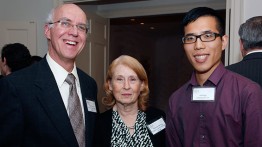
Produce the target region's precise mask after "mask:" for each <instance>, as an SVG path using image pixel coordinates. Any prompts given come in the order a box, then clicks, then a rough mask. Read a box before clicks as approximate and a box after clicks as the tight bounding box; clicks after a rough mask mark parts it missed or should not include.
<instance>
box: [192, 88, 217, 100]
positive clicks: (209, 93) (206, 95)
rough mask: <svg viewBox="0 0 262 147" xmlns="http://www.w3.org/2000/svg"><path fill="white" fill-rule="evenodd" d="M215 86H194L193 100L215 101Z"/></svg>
mask: <svg viewBox="0 0 262 147" xmlns="http://www.w3.org/2000/svg"><path fill="white" fill-rule="evenodd" d="M215 92H216V88H215V87H193V89H192V101H195V102H197V101H199V102H213V101H215Z"/></svg>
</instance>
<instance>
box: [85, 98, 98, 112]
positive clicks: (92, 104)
mask: <svg viewBox="0 0 262 147" xmlns="http://www.w3.org/2000/svg"><path fill="white" fill-rule="evenodd" d="M86 105H87V110H88V111H89V112H95V113H96V104H95V102H94V101H90V100H86Z"/></svg>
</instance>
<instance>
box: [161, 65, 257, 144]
mask: <svg viewBox="0 0 262 147" xmlns="http://www.w3.org/2000/svg"><path fill="white" fill-rule="evenodd" d="M193 86H199V84H198V83H197V81H196V78H195V73H193V74H192V77H191V80H190V81H189V82H187V83H186V84H185V85H183V86H182V87H181V88H180V89H178V90H177V91H175V92H174V93H173V94H172V95H171V97H170V99H169V106H168V107H169V109H168V112H167V123H166V124H167V127H166V133H167V136H166V137H167V143H168V146H170V147H243V146H244V147H261V145H262V90H261V88H260V87H259V85H258V84H256V83H255V82H252V81H251V80H249V79H247V78H244V77H242V76H240V75H238V74H235V73H233V72H231V71H229V70H226V69H225V68H224V66H223V64H220V65H219V66H218V67H217V68H216V70H215V71H214V72H213V73H212V75H211V76H210V77H209V78H208V80H207V81H206V82H205V83H204V86H211V87H215V88H216V91H215V101H214V102H192V101H191V96H192V87H193Z"/></svg>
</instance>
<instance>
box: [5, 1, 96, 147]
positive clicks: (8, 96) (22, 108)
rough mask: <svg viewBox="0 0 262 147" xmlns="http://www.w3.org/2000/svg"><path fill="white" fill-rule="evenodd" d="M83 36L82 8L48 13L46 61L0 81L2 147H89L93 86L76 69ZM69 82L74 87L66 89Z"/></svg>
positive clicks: (69, 6)
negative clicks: (70, 81)
mask: <svg viewBox="0 0 262 147" xmlns="http://www.w3.org/2000/svg"><path fill="white" fill-rule="evenodd" d="M87 31H88V28H87V18H86V15H85V13H84V12H83V10H82V9H80V7H78V6H76V5H74V4H64V5H61V6H59V7H57V8H55V9H54V10H52V11H51V12H50V14H49V17H48V19H47V23H46V25H45V36H46V38H47V40H48V53H47V55H46V56H45V58H44V59H43V60H41V61H40V62H38V63H36V64H33V65H32V66H30V67H28V68H25V69H23V70H21V71H18V72H17V73H14V74H12V75H10V76H8V77H7V78H4V79H1V82H0V146H1V147H4V146H5V147H11V146H25V147H78V146H79V147H90V146H91V144H92V137H93V135H92V134H93V126H94V121H95V117H96V114H97V111H98V109H97V106H98V105H97V100H96V96H97V85H96V82H95V81H94V79H93V78H91V77H90V76H88V75H87V74H86V73H84V72H83V71H81V70H80V69H78V68H77V67H76V65H75V59H76V57H77V55H78V54H79V53H80V52H81V50H82V49H83V48H84V46H85V42H86V37H87V34H86V33H87ZM69 75H70V76H69ZM68 77H73V78H72V82H73V83H75V84H72V85H70V83H69V82H68V81H67V79H68ZM69 90H70V91H69Z"/></svg>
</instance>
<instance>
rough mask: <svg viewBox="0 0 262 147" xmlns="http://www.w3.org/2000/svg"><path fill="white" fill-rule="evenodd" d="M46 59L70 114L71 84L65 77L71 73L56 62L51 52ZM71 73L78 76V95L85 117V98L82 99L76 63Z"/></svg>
mask: <svg viewBox="0 0 262 147" xmlns="http://www.w3.org/2000/svg"><path fill="white" fill-rule="evenodd" d="M46 60H47V63H48V65H49V67H50V68H51V71H52V73H53V75H54V77H55V80H56V83H57V86H58V89H59V91H60V94H61V96H62V99H63V102H64V105H65V108H66V110H67V114H69V111H68V97H69V84H68V83H67V82H65V79H66V77H67V75H68V74H69V73H68V72H67V71H66V70H65V69H64V68H63V67H62V66H60V65H59V64H58V63H56V62H55V61H54V60H53V59H52V58H51V57H50V55H49V53H47V55H46ZM71 73H72V74H73V75H74V76H75V78H76V89H77V94H78V97H79V99H80V102H81V107H82V112H83V116H84V117H85V115H84V107H83V100H82V94H81V88H80V83H79V77H78V74H77V70H76V66H75V65H74V68H73V70H72V72H71Z"/></svg>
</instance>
